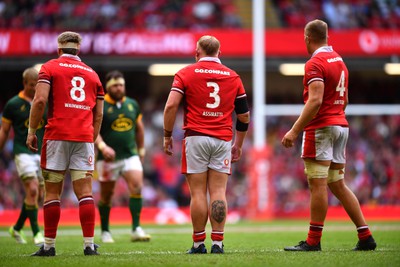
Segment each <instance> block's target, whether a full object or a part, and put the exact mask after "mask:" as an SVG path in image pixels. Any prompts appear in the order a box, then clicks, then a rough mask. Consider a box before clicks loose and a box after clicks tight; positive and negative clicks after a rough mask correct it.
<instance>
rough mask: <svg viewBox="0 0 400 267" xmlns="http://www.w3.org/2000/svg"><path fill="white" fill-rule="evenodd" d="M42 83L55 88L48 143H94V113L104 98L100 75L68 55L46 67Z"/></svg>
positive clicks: (49, 118)
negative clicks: (45, 80) (50, 140)
mask: <svg viewBox="0 0 400 267" xmlns="http://www.w3.org/2000/svg"><path fill="white" fill-rule="evenodd" d="M41 79H48V80H49V81H50V85H51V89H50V95H49V113H48V124H47V126H46V133H45V139H52V140H68V141H79V142H93V112H92V110H93V108H94V107H95V105H96V98H97V96H98V94H104V92H103V89H102V85H101V82H100V79H99V78H98V75H97V74H96V72H95V71H94V70H93V69H92V68H90V67H89V66H87V65H86V64H84V63H83V62H82V61H80V59H79V57H77V56H72V55H65V54H64V55H63V56H61V57H59V58H58V59H54V60H51V61H49V62H47V63H45V64H44V65H43V66H42V69H41V71H40V73H39V81H40V80H41Z"/></svg>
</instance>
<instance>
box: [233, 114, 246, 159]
mask: <svg viewBox="0 0 400 267" xmlns="http://www.w3.org/2000/svg"><path fill="white" fill-rule="evenodd" d="M237 120H238V121H239V122H240V123H242V124H249V123H250V111H248V112H246V113H243V114H237ZM246 135H247V130H246V131H239V130H238V129H236V134H235V142H234V143H233V146H232V162H237V161H239V160H240V158H241V156H242V146H243V142H244V139H245V137H246Z"/></svg>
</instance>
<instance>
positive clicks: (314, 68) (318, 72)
mask: <svg viewBox="0 0 400 267" xmlns="http://www.w3.org/2000/svg"><path fill="white" fill-rule="evenodd" d="M304 72H305V73H304V79H305V82H306V84H307V85H308V84H310V83H311V82H313V81H321V82H323V81H324V75H323V68H322V66H321V65H320V64H318V62H317V61H316V60H309V61H308V62H307V63H306V66H305V71H304Z"/></svg>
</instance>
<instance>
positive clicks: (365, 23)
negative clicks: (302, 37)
mask: <svg viewBox="0 0 400 267" xmlns="http://www.w3.org/2000/svg"><path fill="white" fill-rule="evenodd" d="M274 2H275V5H276V6H277V7H278V9H277V10H279V15H280V19H281V21H282V23H283V26H284V27H289V28H303V27H304V25H305V24H306V23H307V22H308V21H310V20H313V19H315V18H319V19H324V20H325V21H326V22H328V24H329V27H330V28H334V29H356V28H373V29H376V28H378V29H399V28H400V4H399V1H397V0H323V1H320V0H282V1H281V0H279V1H278V0H275V1H274Z"/></svg>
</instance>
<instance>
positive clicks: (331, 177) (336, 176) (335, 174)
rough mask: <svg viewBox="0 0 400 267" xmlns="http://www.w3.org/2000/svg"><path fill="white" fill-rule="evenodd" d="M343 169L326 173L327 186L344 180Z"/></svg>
mask: <svg viewBox="0 0 400 267" xmlns="http://www.w3.org/2000/svg"><path fill="white" fill-rule="evenodd" d="M344 170H345V169H344V168H343V169H340V170H331V169H330V170H329V172H328V184H329V183H333V182H336V181H339V180H342V179H344V173H345V171H344Z"/></svg>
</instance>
